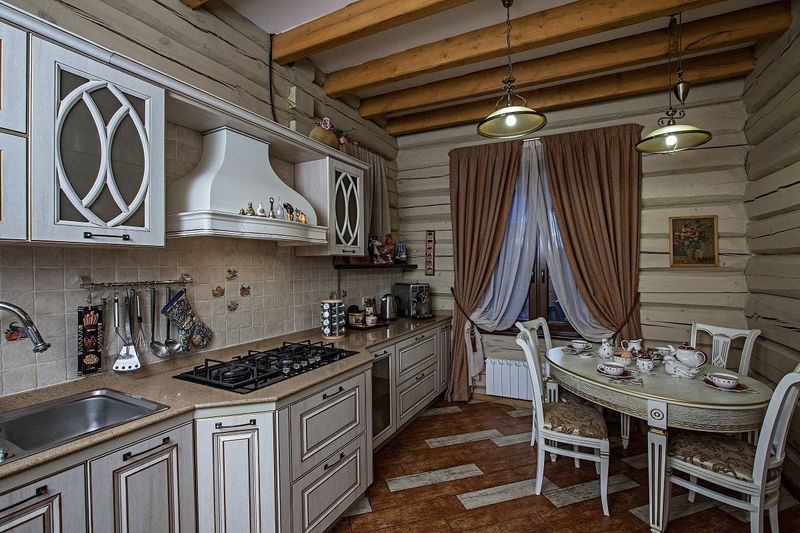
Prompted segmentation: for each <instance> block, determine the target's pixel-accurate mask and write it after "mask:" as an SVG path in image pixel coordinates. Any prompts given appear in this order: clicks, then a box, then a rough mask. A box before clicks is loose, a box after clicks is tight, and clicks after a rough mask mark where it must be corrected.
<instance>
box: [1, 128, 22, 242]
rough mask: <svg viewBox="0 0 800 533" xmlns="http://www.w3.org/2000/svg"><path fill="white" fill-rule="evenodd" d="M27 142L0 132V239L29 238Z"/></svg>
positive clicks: (19, 239)
mask: <svg viewBox="0 0 800 533" xmlns="http://www.w3.org/2000/svg"><path fill="white" fill-rule="evenodd" d="M27 176H28V141H27V139H25V137H19V136H17V135H11V134H8V133H0V239H7V240H15V241H24V240H25V239H26V238H27V237H28V203H27V201H25V200H26V198H27V195H28V193H27V191H28V180H27Z"/></svg>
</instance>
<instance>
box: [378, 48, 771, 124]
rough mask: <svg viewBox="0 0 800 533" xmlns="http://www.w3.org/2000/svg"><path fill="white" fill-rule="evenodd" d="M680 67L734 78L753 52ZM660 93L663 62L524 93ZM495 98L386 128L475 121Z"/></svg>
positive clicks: (561, 100) (547, 100)
mask: <svg viewBox="0 0 800 533" xmlns="http://www.w3.org/2000/svg"><path fill="white" fill-rule="evenodd" d="M683 67H684V70H685V74H684V78H685V79H686V81H689V82H691V83H693V84H701V83H708V82H712V81H718V80H724V79H729V78H736V77H739V76H745V75H747V74H749V73H750V72H751V71H752V70H753V68H754V67H755V54H754V51H753V49H752V48H743V49H738V50H731V51H728V52H721V53H718V54H710V55H705V56H700V57H695V58H691V59H686V60H684V61H683ZM659 91H666V76H665V69H664V65H655V66H651V67H646V68H642V69H638V70H630V71H627V72H620V73H616V74H609V75H606V76H600V77H596V78H589V79H586V80H581V81H576V82H571V83H565V84H562V85H554V86H552V87H546V88H543V89H536V90H533V91H529V92H527V93H523V96H524V97H525V98H526V99H527V100H528V105H529V107H532V108H534V109H536V110H539V111H552V110H554V109H562V108H566V107H574V106H578V105H584V104H591V103H594V102H600V101H606V100H615V99H618V98H627V97H631V96H637V95H641V94H648V93H654V92H659ZM690 100H691V97H690ZM496 101H497V100H496V99H495V98H492V99H488V100H480V101H477V102H469V103H466V104H459V105H457V106H450V107H444V108H439V109H434V110H432V111H425V112H420V113H412V114H410V115H404V116H401V117H397V118H392V119H389V121H388V122H387V124H386V131H387V132H389V134H391V135H395V136H399V135H408V134H410V133H418V132H421V131H428V130H434V129H439V128H446V127H450V126H458V125H460V124H469V123H474V122H478V121H480V120H481V119H483V118H484V117H486V116H487V115H488V114H489V113H490V112H491V111H492V109H493V108H494V105H495V102H496Z"/></svg>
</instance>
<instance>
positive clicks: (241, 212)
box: [239, 207, 245, 215]
mask: <svg viewBox="0 0 800 533" xmlns="http://www.w3.org/2000/svg"><path fill="white" fill-rule="evenodd" d="M239 214H240V215H244V214H245V212H244V207H243V208H241V209H239Z"/></svg>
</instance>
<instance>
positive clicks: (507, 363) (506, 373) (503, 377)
mask: <svg viewBox="0 0 800 533" xmlns="http://www.w3.org/2000/svg"><path fill="white" fill-rule="evenodd" d="M486 394H490V395H492V396H503V397H505V398H516V399H519V400H532V399H533V393H532V391H531V378H530V373H529V372H528V363H527V362H525V361H517V360H513V359H495V358H489V359H486Z"/></svg>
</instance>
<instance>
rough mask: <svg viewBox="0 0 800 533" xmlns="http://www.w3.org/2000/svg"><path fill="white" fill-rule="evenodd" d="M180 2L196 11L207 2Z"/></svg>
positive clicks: (191, 0) (201, 0) (182, 0)
mask: <svg viewBox="0 0 800 533" xmlns="http://www.w3.org/2000/svg"><path fill="white" fill-rule="evenodd" d="M181 2H183V3H184V4H185V5H187V6H189V7H191V8H192V9H197V8H198V7H200V6H202V5H203V4H205V3H206V2H208V0H181Z"/></svg>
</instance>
